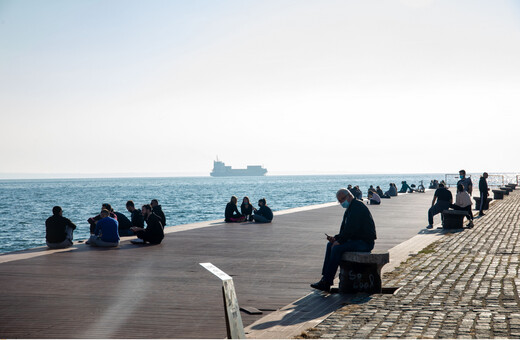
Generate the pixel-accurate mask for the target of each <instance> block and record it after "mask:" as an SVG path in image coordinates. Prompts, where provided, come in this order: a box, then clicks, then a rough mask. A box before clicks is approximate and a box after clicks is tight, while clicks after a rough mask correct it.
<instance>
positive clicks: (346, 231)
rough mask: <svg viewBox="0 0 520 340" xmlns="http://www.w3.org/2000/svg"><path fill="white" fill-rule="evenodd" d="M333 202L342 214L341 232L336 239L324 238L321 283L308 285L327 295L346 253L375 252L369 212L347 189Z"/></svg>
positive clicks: (372, 225) (374, 232) (338, 193)
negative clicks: (336, 201) (342, 209)
mask: <svg viewBox="0 0 520 340" xmlns="http://www.w3.org/2000/svg"><path fill="white" fill-rule="evenodd" d="M336 198H337V199H338V202H339V203H340V204H341V206H342V207H343V208H345V213H344V215H343V221H342V222H341V227H340V232H339V234H338V235H336V236H329V235H326V236H327V240H328V241H329V242H328V243H327V250H326V252H325V261H324V262H323V269H322V271H321V274H322V278H321V280H320V281H318V282H316V283H313V284H311V287H312V288H315V289H319V290H323V291H326V292H328V291H330V286H332V284H333V281H334V277H335V276H336V271H337V270H338V266H339V263H340V261H341V257H342V255H343V253H344V252H346V251H361V252H368V251H371V250H372V249H374V240H375V239H376V238H377V237H376V226H375V223H374V219H373V218H372V214H370V210H368V208H367V206H366V205H365V204H364V203H363V202H362V201H359V200H357V199H355V198H354V196H353V195H352V194H351V193H350V191H348V190H347V189H340V190H338V192H337V193H336Z"/></svg>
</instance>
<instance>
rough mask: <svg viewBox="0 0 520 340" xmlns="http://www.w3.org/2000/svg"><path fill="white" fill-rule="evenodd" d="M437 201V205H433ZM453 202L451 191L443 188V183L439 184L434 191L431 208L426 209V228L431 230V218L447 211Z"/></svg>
mask: <svg viewBox="0 0 520 340" xmlns="http://www.w3.org/2000/svg"><path fill="white" fill-rule="evenodd" d="M435 201H437V203H435ZM452 202H453V195H452V194H451V191H449V190H448V189H446V188H445V187H444V183H441V184H439V189H437V190H435V194H434V195H433V200H432V206H431V208H430V209H428V226H427V227H426V228H428V229H431V228H433V216H435V215H437V214H438V213H440V212H442V211H443V210H448V209H449V208H450V205H451V203H452Z"/></svg>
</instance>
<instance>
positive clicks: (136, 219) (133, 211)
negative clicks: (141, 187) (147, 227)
mask: <svg viewBox="0 0 520 340" xmlns="http://www.w3.org/2000/svg"><path fill="white" fill-rule="evenodd" d="M126 210H128V212H129V213H130V222H131V223H132V227H139V228H144V218H143V214H142V212H141V209H137V208H136V207H135V204H134V201H128V202H126Z"/></svg>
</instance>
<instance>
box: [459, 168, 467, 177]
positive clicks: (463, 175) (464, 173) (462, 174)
mask: <svg viewBox="0 0 520 340" xmlns="http://www.w3.org/2000/svg"><path fill="white" fill-rule="evenodd" d="M459 176H460V178H461V179H462V178H464V177H466V170H460V171H459Z"/></svg>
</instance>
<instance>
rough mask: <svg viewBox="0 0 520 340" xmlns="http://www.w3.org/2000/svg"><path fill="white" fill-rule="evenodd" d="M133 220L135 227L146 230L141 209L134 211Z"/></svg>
mask: <svg viewBox="0 0 520 340" xmlns="http://www.w3.org/2000/svg"><path fill="white" fill-rule="evenodd" d="M131 219H132V226H133V227H139V228H144V217H143V213H142V212H141V209H134V211H132V217H131ZM163 226H164V225H163Z"/></svg>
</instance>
